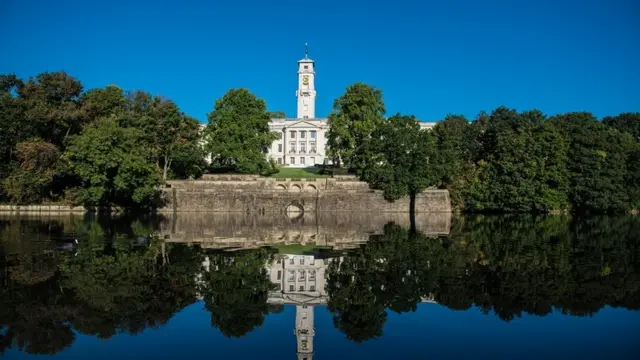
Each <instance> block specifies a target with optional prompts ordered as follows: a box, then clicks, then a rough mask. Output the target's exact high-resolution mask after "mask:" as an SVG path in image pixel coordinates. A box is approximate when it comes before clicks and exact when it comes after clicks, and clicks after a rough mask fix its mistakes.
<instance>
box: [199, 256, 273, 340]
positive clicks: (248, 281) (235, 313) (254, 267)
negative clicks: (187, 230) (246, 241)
mask: <svg viewBox="0 0 640 360" xmlns="http://www.w3.org/2000/svg"><path fill="white" fill-rule="evenodd" d="M209 261H210V265H209V269H205V270H206V271H205V272H204V273H203V276H202V284H201V287H200V293H201V294H202V297H203V298H204V302H205V308H206V309H207V310H208V311H209V312H211V325H212V326H213V327H215V328H217V329H218V330H220V332H221V333H222V334H223V335H225V336H227V337H242V336H244V335H246V334H247V333H249V332H250V331H252V330H253V329H254V328H256V327H259V326H261V325H262V323H263V322H264V317H265V315H267V314H268V313H269V306H268V305H267V299H268V297H269V291H271V290H274V289H275V284H273V283H271V281H270V280H269V278H268V276H267V270H266V268H265V264H267V262H268V261H270V256H269V254H268V253H267V251H266V250H265V249H259V250H250V251H245V252H241V253H234V254H231V253H219V254H213V255H211V256H209Z"/></svg>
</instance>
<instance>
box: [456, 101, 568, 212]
mask: <svg viewBox="0 0 640 360" xmlns="http://www.w3.org/2000/svg"><path fill="white" fill-rule="evenodd" d="M480 126H482V131H481V132H480V133H479V134H478V137H479V143H480V152H479V155H480V158H479V159H478V166H479V168H480V169H479V171H478V174H477V176H478V181H474V182H473V183H472V185H471V188H470V199H469V204H468V206H469V208H471V209H473V210H480V211H502V212H527V211H542V212H545V211H549V210H554V209H564V208H566V207H567V206H568V204H567V195H566V191H567V189H566V187H567V175H566V172H565V171H564V169H565V166H566V164H565V163H566V154H567V144H566V141H565V140H564V138H563V136H562V135H561V134H560V133H559V132H557V131H556V130H555V129H554V128H553V127H551V126H545V116H544V114H542V113H541V112H540V111H537V110H533V111H527V112H522V113H518V112H517V111H515V110H512V109H508V108H505V107H499V108H497V109H496V110H494V111H493V112H492V113H491V115H490V116H488V117H487V118H486V119H484V120H483V123H482V124H481V125H480Z"/></svg>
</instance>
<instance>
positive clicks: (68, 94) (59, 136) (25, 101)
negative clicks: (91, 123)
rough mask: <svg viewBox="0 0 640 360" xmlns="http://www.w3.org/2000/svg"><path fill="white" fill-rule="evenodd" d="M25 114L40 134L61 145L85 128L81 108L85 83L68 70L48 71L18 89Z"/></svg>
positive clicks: (43, 137)
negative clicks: (69, 73)
mask: <svg viewBox="0 0 640 360" xmlns="http://www.w3.org/2000/svg"><path fill="white" fill-rule="evenodd" d="M17 93H18V95H19V100H20V102H21V103H22V106H24V109H25V112H24V117H25V121H26V122H27V123H32V124H33V126H34V127H35V129H36V133H35V134H33V135H34V136H38V137H40V138H42V139H44V140H45V141H47V142H50V143H52V144H54V145H56V146H58V147H61V146H63V145H64V141H65V140H66V139H67V138H68V137H69V136H70V135H74V134H77V133H79V132H80V131H81V130H82V125H83V117H82V112H81V111H80V96H81V94H82V84H81V83H80V81H79V80H77V79H75V78H73V77H71V76H69V75H68V74H67V73H65V72H44V73H41V74H38V75H37V76H36V77H35V78H34V79H33V78H32V79H29V81H27V82H26V83H24V85H22V86H20V87H19V88H18V90H17Z"/></svg>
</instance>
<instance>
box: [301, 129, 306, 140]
mask: <svg viewBox="0 0 640 360" xmlns="http://www.w3.org/2000/svg"><path fill="white" fill-rule="evenodd" d="M305 137H307V132H306V131H305V130H302V131H300V139H304V138H305Z"/></svg>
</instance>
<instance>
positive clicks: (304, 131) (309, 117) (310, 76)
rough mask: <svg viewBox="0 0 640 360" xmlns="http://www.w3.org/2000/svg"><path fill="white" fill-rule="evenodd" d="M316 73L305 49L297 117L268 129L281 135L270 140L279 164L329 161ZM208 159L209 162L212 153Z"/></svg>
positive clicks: (300, 64)
mask: <svg viewBox="0 0 640 360" xmlns="http://www.w3.org/2000/svg"><path fill="white" fill-rule="evenodd" d="M315 77H316V72H315V62H314V61H313V60H311V59H309V57H308V52H307V51H306V50H305V57H304V59H302V60H300V61H298V90H297V91H296V98H297V99H298V110H297V117H296V118H288V119H271V122H270V123H269V129H270V130H271V131H272V132H274V133H277V134H278V139H276V140H275V141H274V142H273V144H271V148H270V149H269V151H268V154H267V157H268V158H271V159H273V160H274V161H275V162H276V163H277V164H278V165H284V166H288V167H308V166H314V165H316V164H324V163H325V160H327V161H329V159H327V152H326V151H327V130H329V124H328V122H327V119H326V118H316V95H317V93H316V87H315ZM419 123H420V127H421V128H422V129H431V128H433V127H434V126H435V124H436V123H434V122H429V123H428V122H422V121H420V122H419ZM204 127H205V125H204V124H203V125H202V128H203V129H204ZM207 160H208V161H209V162H210V160H211V156H210V155H209V156H208V159H207Z"/></svg>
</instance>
